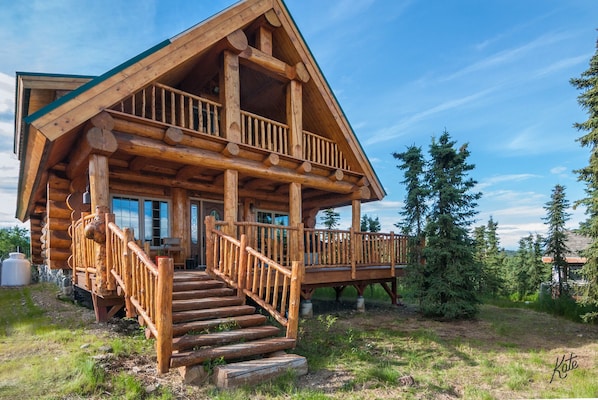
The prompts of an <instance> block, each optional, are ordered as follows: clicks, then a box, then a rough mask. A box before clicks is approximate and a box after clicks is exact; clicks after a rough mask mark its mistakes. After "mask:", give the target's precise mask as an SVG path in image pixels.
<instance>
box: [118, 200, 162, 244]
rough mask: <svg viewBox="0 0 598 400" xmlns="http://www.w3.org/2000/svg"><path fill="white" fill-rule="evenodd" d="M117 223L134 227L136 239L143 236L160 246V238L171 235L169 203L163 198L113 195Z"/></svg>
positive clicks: (126, 226)
mask: <svg viewBox="0 0 598 400" xmlns="http://www.w3.org/2000/svg"><path fill="white" fill-rule="evenodd" d="M112 212H113V213H114V215H115V220H116V224H117V225H118V226H119V227H121V228H131V229H133V234H134V236H135V239H140V238H143V240H145V241H148V242H150V244H151V245H152V246H160V244H161V243H160V238H163V237H169V236H170V234H169V232H170V219H169V204H168V202H166V201H163V200H153V199H141V198H129V197H120V196H114V197H112Z"/></svg>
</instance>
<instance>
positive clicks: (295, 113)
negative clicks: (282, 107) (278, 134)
mask: <svg viewBox="0 0 598 400" xmlns="http://www.w3.org/2000/svg"><path fill="white" fill-rule="evenodd" d="M302 97H303V87H302V85H301V82H299V81H296V80H292V81H290V82H289V84H288V86H287V124H288V125H289V151H290V154H291V156H293V157H297V158H303V102H302Z"/></svg>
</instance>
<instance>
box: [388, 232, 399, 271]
mask: <svg viewBox="0 0 598 400" xmlns="http://www.w3.org/2000/svg"><path fill="white" fill-rule="evenodd" d="M388 247H389V250H390V276H392V277H393V278H394V277H395V275H396V272H395V263H396V254H395V253H396V248H397V244H396V243H395V233H394V232H393V231H390V243H389V246H388Z"/></svg>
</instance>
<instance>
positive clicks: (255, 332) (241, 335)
mask: <svg viewBox="0 0 598 400" xmlns="http://www.w3.org/2000/svg"><path fill="white" fill-rule="evenodd" d="M279 333H280V329H279V328H277V327H275V326H271V325H265V326H256V327H253V328H242V329H235V330H232V331H223V332H214V333H208V334H205V335H185V336H181V337H178V338H174V339H173V340H172V347H173V349H174V350H178V351H181V350H186V349H191V348H193V347H204V346H214V345H217V344H227V343H234V342H238V341H240V340H245V341H249V340H256V339H263V338H267V337H270V336H277V335H278V334H279Z"/></svg>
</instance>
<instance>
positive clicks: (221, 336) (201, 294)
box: [170, 271, 295, 368]
mask: <svg viewBox="0 0 598 400" xmlns="http://www.w3.org/2000/svg"><path fill="white" fill-rule="evenodd" d="M245 303H246V301H245V297H244V296H243V297H240V296H237V294H236V291H235V290H234V289H231V288H229V287H227V285H226V284H225V283H224V282H222V281H220V280H218V279H214V278H212V277H211V276H210V275H208V274H207V273H205V272H201V271H177V272H176V273H175V274H174V282H173V300H172V321H173V344H172V348H173V354H172V357H171V360H170V366H171V367H172V368H176V367H188V366H193V365H197V364H202V363H204V362H207V361H210V360H216V359H219V360H225V361H227V362H229V361H232V360H247V359H250V358H261V357H263V356H267V355H270V354H273V353H276V352H279V351H283V350H287V349H291V348H294V347H295V339H289V338H286V337H280V335H281V330H280V329H279V328H278V327H276V326H272V325H267V324H266V323H267V321H268V318H267V317H266V316H264V315H262V314H259V313H258V312H257V310H256V307H254V306H251V305H247V304H245Z"/></svg>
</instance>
